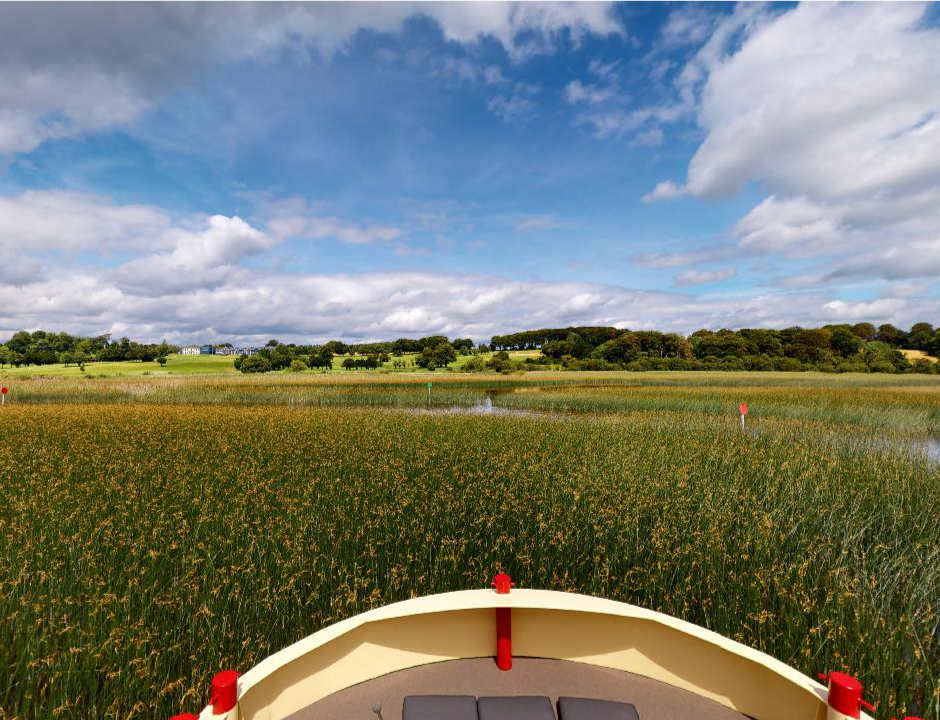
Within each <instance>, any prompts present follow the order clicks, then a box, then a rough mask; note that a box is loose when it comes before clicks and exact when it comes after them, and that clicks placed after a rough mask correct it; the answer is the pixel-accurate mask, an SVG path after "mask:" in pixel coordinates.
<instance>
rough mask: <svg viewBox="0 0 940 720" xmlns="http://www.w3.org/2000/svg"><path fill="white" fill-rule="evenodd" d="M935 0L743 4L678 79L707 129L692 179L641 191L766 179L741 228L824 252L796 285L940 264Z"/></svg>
mask: <svg viewBox="0 0 940 720" xmlns="http://www.w3.org/2000/svg"><path fill="white" fill-rule="evenodd" d="M924 12H925V6H924V5H918V4H913V3H904V4H880V3H873V4H847V3H842V4H838V3H836V4H830V3H808V4H803V5H799V6H798V7H796V8H795V9H792V10H787V11H783V12H781V11H780V10H779V9H778V8H775V7H767V6H754V5H743V6H739V7H738V8H737V9H736V10H735V12H734V13H733V14H732V15H730V16H728V17H726V18H724V19H723V20H721V21H720V22H718V23H717V24H716V25H715V27H714V30H713V32H712V34H711V36H710V38H709V40H708V41H707V42H706V43H705V44H704V45H703V46H702V47H701V49H700V50H699V51H698V52H697V53H696V55H695V56H694V57H693V59H692V60H691V61H690V62H689V63H688V64H687V65H686V66H685V67H684V68H683V70H682V71H681V72H680V73H679V75H678V78H677V80H676V85H675V87H676V92H677V96H678V98H677V102H678V103H679V104H684V105H686V106H688V107H691V108H694V109H695V111H696V113H697V118H698V122H699V125H700V126H701V127H702V129H703V130H704V131H705V133H706V135H705V139H704V141H703V142H702V143H701V145H700V146H699V147H698V149H697V150H696V152H695V154H694V156H693V157H692V159H691V161H690V163H689V166H688V172H687V177H686V180H685V182H684V183H683V184H681V185H680V184H678V183H674V182H672V181H669V180H666V181H663V182H661V183H660V184H659V185H657V186H656V189H654V190H653V191H652V192H650V193H649V194H647V195H646V196H645V197H644V198H643V199H644V200H645V201H647V202H649V201H652V200H657V199H666V198H671V197H675V196H676V195H678V194H681V193H683V192H685V193H689V194H691V195H694V196H696V197H701V198H715V197H721V196H727V195H729V194H731V193H733V192H735V191H737V190H738V189H740V188H741V187H743V186H745V185H748V184H753V185H756V186H757V187H762V188H765V189H766V190H767V191H769V194H768V195H767V197H766V198H765V199H764V200H762V201H761V202H760V203H758V204H757V205H756V206H755V207H754V208H752V209H751V210H750V211H749V212H748V213H747V214H746V215H745V216H744V217H742V218H741V219H740V220H739V221H738V222H737V223H736V224H735V225H734V226H733V228H732V229H731V235H732V236H733V237H734V238H735V239H736V241H737V243H738V244H739V247H740V248H741V250H742V251H744V252H752V253H763V254H767V255H771V256H773V255H778V256H782V257H784V258H789V259H794V258H796V259H804V260H812V259H815V260H816V261H817V263H818V264H817V267H815V268H811V269H809V270H805V269H804V271H802V272H801V274H800V275H799V276H793V277H790V278H784V279H783V280H782V282H783V284H784V285H789V286H793V287H796V286H804V287H805V286H809V285H811V284H813V283H835V282H840V281H845V280H847V279H858V278H868V279H871V278H879V277H880V278H884V279H887V280H897V279H904V278H916V277H936V276H937V275H940V264H938V260H937V253H938V250H937V242H938V238H940V191H938V189H937V188H938V187H940V62H938V48H940V30H938V29H937V28H936V27H933V26H930V25H925V24H923V23H922V20H923V16H924ZM682 27H690V26H689V25H688V24H687V23H685V22H684V21H683V23H680V24H679V25H676V26H675V27H673V28H672V30H671V31H673V30H674V31H678V30H679V29H681V28H682ZM667 29H668V25H667ZM671 31H670V32H671Z"/></svg>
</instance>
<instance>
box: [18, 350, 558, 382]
mask: <svg viewBox="0 0 940 720" xmlns="http://www.w3.org/2000/svg"><path fill="white" fill-rule="evenodd" d="M493 354H494V353H483V354H482V355H480V356H479V357H482V358H483V359H484V360H487V359H489V358H490V357H492V356H493ZM540 354H541V353H540V352H539V351H538V350H518V351H513V352H511V353H510V356H511V357H512V358H513V359H515V360H524V359H525V358H527V357H537V356H538V355H540ZM347 357H349V356H347V355H336V356H334V357H333V370H334V371H337V372H339V373H343V374H353V375H355V374H363V373H364V372H365V371H362V370H354V371H347V370H344V369H343V360H345V359H346V358H347ZM362 357H365V356H362ZM415 357H416V356H415V355H413V354H412V355H404V356H402V357H400V358H396V357H393V358H391V359H390V360H389V361H388V362H386V363H383V364H382V367H381V370H382V371H387V372H420V373H426V372H430V371H427V370H424V369H423V368H420V367H417V366H416V365H415V364H414V359H415ZM473 357H475V356H472V355H458V356H457V360H456V362H454V363H453V364H452V365H450V369H451V370H459V369H460V368H461V367H463V366H464V365H466V364H467V362H468V361H469V360H471V359H472V358H473ZM396 360H399V361H404V362H405V363H406V367H404V368H401V367H395V364H394V363H395V361H396ZM234 362H235V358H234V356H232V355H170V356H169V358H168V361H167V364H166V366H165V367H160V365H159V364H157V363H156V362H146V363H143V362H140V361H138V360H132V361H127V362H100V363H88V364H86V365H85V370H84V372H83V371H82V370H81V369H80V368H79V367H78V366H77V365H70V366H69V367H65V366H64V365H58V364H56V365H41V366H37V365H30V366H23V367H18V368H17V367H12V366H8V367H5V368H2V369H0V378H2V377H10V378H23V377H66V378H68V377H75V378H77V377H83V376H85V377H87V376H91V377H137V376H144V377H150V376H152V377H178V376H180V375H209V374H223V375H231V374H234V373H236V372H237V371H236V370H235V365H234ZM304 374H324V373H323V371H321V370H306V371H304ZM437 374H438V375H440V374H442V372H441V371H437Z"/></svg>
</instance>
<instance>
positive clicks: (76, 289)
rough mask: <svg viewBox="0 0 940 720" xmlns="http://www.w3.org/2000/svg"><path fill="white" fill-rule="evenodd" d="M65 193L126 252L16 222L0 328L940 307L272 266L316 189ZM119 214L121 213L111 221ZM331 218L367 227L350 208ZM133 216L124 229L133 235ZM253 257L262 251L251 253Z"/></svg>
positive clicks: (708, 319)
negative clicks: (165, 203)
mask: <svg viewBox="0 0 940 720" xmlns="http://www.w3.org/2000/svg"><path fill="white" fill-rule="evenodd" d="M67 199H68V200H70V202H71V203H73V205H74V203H79V202H80V203H83V204H84V205H83V207H84V211H83V215H86V216H87V217H88V218H98V219H99V220H98V225H97V226H95V227H92V226H90V225H89V226H83V228H82V230H81V231H82V237H85V238H87V237H92V236H93V234H94V232H96V231H101V232H103V233H105V235H104V236H106V237H107V238H108V242H109V243H110V246H111V247H112V248H114V250H115V259H114V261H113V262H114V263H116V265H115V264H110V263H108V262H106V258H105V257H104V256H101V255H99V256H93V258H92V259H87V258H85V257H83V258H82V259H81V260H80V259H79V258H78V257H75V258H70V257H68V256H66V255H64V254H62V253H55V252H51V251H54V250H56V249H60V248H85V249H89V247H88V246H87V244H86V242H87V241H86V240H76V239H75V238H68V239H65V240H61V241H60V242H55V243H53V242H51V241H50V242H47V243H46V245H44V247H45V248H47V249H48V250H47V251H45V253H44V254H41V256H40V259H38V260H37V259H36V258H34V257H32V256H31V254H30V253H29V252H28V251H27V250H26V248H27V247H28V245H26V244H25V243H22V242H21V243H18V242H16V240H17V237H19V238H21V239H22V238H24V237H26V235H24V234H21V235H19V236H14V237H13V238H12V241H11V242H10V243H9V244H8V245H7V256H6V257H5V260H4V270H11V271H15V272H13V273H12V274H13V276H22V275H24V273H25V274H26V275H28V276H29V277H28V278H27V279H28V281H27V282H20V280H19V279H18V278H17V277H8V276H7V275H4V276H3V278H4V282H0V336H2V334H6V333H12V332H14V331H15V330H18V329H21V328H27V329H35V328H39V327H42V328H46V329H57V330H58V329H61V330H68V331H70V332H77V333H87V334H92V333H101V332H114V333H117V334H131V335H134V336H135V337H139V338H141V339H151V340H159V339H161V338H163V337H166V338H168V339H170V340H175V341H191V340H206V341H208V340H220V341H221V340H231V341H246V342H252V341H260V340H266V339H267V338H268V337H271V336H277V337H279V338H281V339H284V340H288V341H289V340H297V341H312V340H323V339H327V338H329V337H346V338H349V339H356V338H362V339H366V338H368V339H376V338H391V337H396V336H399V335H411V336H415V335H425V334H431V333H443V334H447V335H451V336H471V337H474V338H479V339H485V338H488V337H489V336H491V335H493V334H498V333H503V332H507V331H511V330H513V329H521V328H526V327H543V326H565V325H571V324H597V325H616V326H618V327H636V328H660V329H666V330H677V331H682V332H688V331H691V330H694V329H696V328H698V327H722V326H732V327H741V326H745V325H765V326H766V325H771V326H785V325H790V324H793V323H805V324H814V323H816V324H818V323H822V322H827V321H831V320H835V319H839V318H841V317H844V316H847V315H849V314H851V313H853V312H854V313H856V314H857V315H858V317H862V315H863V314H864V313H867V314H864V317H865V319H868V320H871V321H874V322H893V323H894V324H896V325H904V324H910V323H911V322H913V321H915V320H918V319H922V318H923V317H929V316H930V314H931V313H936V312H937V311H938V310H940V300H938V299H937V298H936V297H930V296H928V295H926V292H927V291H926V290H925V289H923V288H922V289H920V291H918V288H916V287H907V288H900V287H898V288H897V291H896V292H894V293H893V294H892V295H890V296H885V297H881V298H877V299H875V300H871V301H866V302H869V305H867V306H864V310H863V309H862V306H859V305H857V304H854V303H858V302H859V301H851V302H849V301H845V300H843V299H841V298H839V297H833V296H827V295H825V294H822V293H818V292H817V293H790V294H785V295H782V294H776V295H761V296H758V297H753V298H746V299H742V298H741V297H740V296H727V295H699V296H695V295H691V294H686V293H678V292H657V291H645V290H635V289H629V288H624V287H619V286H615V285H602V284H597V283H586V282H539V281H534V280H528V281H522V280H518V279H507V278H505V277H500V276H480V275H469V274H452V273H439V272H403V273H388V272H385V273H378V272H376V273H361V274H350V275H346V274H339V275H326V274H322V273H316V272H291V273H287V272H274V271H270V270H264V269H261V268H263V267H265V266H266V263H265V262H264V261H265V259H266V254H267V253H270V251H271V249H272V248H274V247H276V245H277V243H278V242H280V241H281V240H283V239H284V238H285V237H286V236H287V235H289V233H288V234H287V235H285V234H284V232H281V231H277V232H276V231H275V230H274V229H272V228H273V226H274V225H275V222H276V220H278V219H283V218H284V217H285V216H286V213H285V212H282V213H281V214H280V215H278V214H276V213H274V212H273V210H272V208H279V209H280V210H282V211H286V210H288V209H293V210H294V211H298V210H309V206H308V205H307V204H305V203H300V202H297V201H288V202H284V203H277V202H274V203H271V205H270V207H269V208H267V210H268V211H270V212H271V213H272V214H271V215H270V220H269V222H268V224H265V225H263V226H258V227H255V226H252V225H250V224H249V223H247V222H245V221H244V220H241V219H239V218H237V217H225V216H220V215H214V216H203V215H200V216H193V217H186V218H177V219H173V220H171V219H169V218H167V217H166V216H165V214H163V213H161V212H160V211H159V210H156V209H154V208H148V207H138V206H120V205H116V204H115V203H113V202H112V201H109V200H107V199H104V198H98V199H93V198H91V197H90V196H68V197H67ZM4 200H5V201H8V200H9V198H5V199H4ZM21 200H22V202H23V205H24V207H26V208H32V207H34V206H37V205H38V206H42V202H41V201H42V200H44V198H43V197H42V196H41V195H25V196H23V197H22V198H21ZM45 200H48V198H45ZM65 205H68V203H65ZM7 207H10V208H14V209H15V207H14V206H12V205H9V206H7ZM50 207H53V208H54V207H55V203H53V204H52V205H51V206H50ZM21 217H25V215H24V214H21ZM294 217H299V218H300V219H301V221H302V222H299V223H298V224H297V225H296V227H297V228H300V230H304V229H305V228H307V224H305V223H309V222H311V221H310V219H309V217H308V216H306V215H304V214H303V213H299V214H298V213H297V212H295V214H294ZM68 218H69V216H68V214H66V215H64V216H63V217H60V218H59V222H60V225H59V226H57V227H64V224H63V223H65V222H67V220H68ZM141 218H142V219H143V220H141ZM304 218H306V219H304ZM109 220H110V221H112V222H113V223H114V226H113V227H109V226H108V221H109ZM319 220H321V218H315V220H314V221H312V222H313V224H312V226H311V227H313V229H314V230H315V231H318V228H321V226H320V225H318V224H317V222H318V221H319ZM520 222H521V223H523V224H524V225H526V226H527V227H529V228H532V229H535V228H538V227H541V228H547V227H549V226H551V225H552V224H553V223H555V222H557V221H556V220H555V218H554V217H552V216H544V215H543V216H530V217H528V218H521V219H520ZM331 223H332V224H338V225H339V226H340V227H347V226H351V227H360V226H355V225H350V224H348V223H345V222H342V221H339V220H333V221H331ZM328 224H330V223H328ZM89 228H91V229H89ZM122 228H126V229H127V231H128V233H129V234H128V236H127V238H129V240H127V239H125V238H124V235H123V231H122ZM295 231H296V230H295ZM21 232H22V233H26V234H29V233H32V235H31V237H32V236H35V237H46V238H50V237H52V236H53V235H54V233H53V232H52V231H50V230H49V228H42V229H41V232H40V231H39V230H36V229H35V228H31V227H24V228H23V229H22V230H21ZM330 232H331V233H334V229H331V230H330ZM43 233H45V235H43ZM725 252H726V251H725V249H724V247H723V246H716V247H714V248H712V250H711V251H710V253H711V254H710V255H709V256H708V257H705V256H704V255H702V256H699V258H698V260H699V261H702V262H705V261H708V260H709V259H710V260H711V261H715V260H716V259H718V258H720V257H722V256H723V254H724V253H725ZM125 256H130V257H129V258H128V259H125ZM250 259H254V260H257V261H258V262H253V263H249V262H247V261H248V260H250ZM644 259H645V261H646V262H647V263H648V264H650V265H651V266H655V267H676V264H675V262H674V261H676V260H694V258H691V256H690V257H685V258H677V257H672V256H670V255H668V254H663V255H660V256H655V257H653V256H650V257H646V258H644ZM39 264H41V268H40V267H39ZM730 272H731V270H730V269H729V268H725V269H723V270H717V271H705V272H701V273H699V274H697V275H693V274H688V273H686V274H684V275H683V274H682V273H680V274H679V277H678V278H677V284H682V283H688V282H697V283H704V282H714V281H716V280H717V279H720V277H719V276H724V277H729V276H730ZM709 273H710V274H709ZM783 297H785V302H784V301H782V298H783ZM853 308H854V309H853Z"/></svg>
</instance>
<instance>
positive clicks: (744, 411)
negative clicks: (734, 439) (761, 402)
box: [738, 402, 747, 430]
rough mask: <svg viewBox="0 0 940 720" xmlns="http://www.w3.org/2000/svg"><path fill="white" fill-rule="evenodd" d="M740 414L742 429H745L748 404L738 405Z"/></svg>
mask: <svg viewBox="0 0 940 720" xmlns="http://www.w3.org/2000/svg"><path fill="white" fill-rule="evenodd" d="M738 412H739V413H741V429H742V430H743V429H744V416H745V415H747V403H744V402H743V403H741V404H740V405H738Z"/></svg>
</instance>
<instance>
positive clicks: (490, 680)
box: [290, 657, 746, 720]
mask: <svg viewBox="0 0 940 720" xmlns="http://www.w3.org/2000/svg"><path fill="white" fill-rule="evenodd" d="M406 695H475V696H477V697H483V696H488V695H545V696H547V697H549V698H551V701H552V703H553V704H554V703H556V702H557V700H558V697H559V696H569V697H588V698H602V699H605V700H618V701H621V702H629V703H633V705H634V706H636V709H637V712H638V713H639V716H640V720H745V719H746V716H745V715H742V714H741V713H738V712H735V711H733V710H729V709H728V708H726V707H724V706H723V705H719V704H718V703H716V702H714V701H712V700H708V699H706V698H703V697H700V696H699V695H695V694H694V693H691V692H687V691H685V690H681V689H679V688H676V687H673V686H671V685H667V684H665V683H661V682H659V681H657V680H651V679H650V678H646V677H643V676H640V675H634V674H632V673H628V672H623V671H621V670H612V669H610V668H603V667H597V666H595V665H587V664H585V663H577V662H570V661H567V660H546V659H542V658H524V657H516V658H513V667H512V670H509V671H507V672H503V671H501V670H499V669H498V668H497V667H496V662H495V661H494V659H493V658H474V659H469V660H449V661H446V662H440V663H433V664H430V665H421V666H419V667H415V668H410V669H408V670H400V671H398V672H393V673H389V674H388V675H383V676H382V677H378V678H375V679H373V680H369V681H367V682H364V683H360V684H358V685H354V686H352V687H349V688H346V689H345V690H341V691H339V692H336V693H333V694H332V695H329V696H327V697H325V698H323V699H322V700H319V701H318V702H315V703H313V704H312V705H310V706H308V707H306V708H304V709H303V710H300V711H298V712H296V713H294V714H293V715H291V716H290V720H401V711H402V702H403V700H404V698H405V696H406ZM376 704H381V706H382V710H381V718H380V719H379V718H377V716H376V714H375V713H374V712H373V710H372V708H373V705H376Z"/></svg>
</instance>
